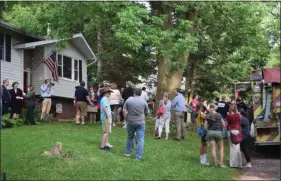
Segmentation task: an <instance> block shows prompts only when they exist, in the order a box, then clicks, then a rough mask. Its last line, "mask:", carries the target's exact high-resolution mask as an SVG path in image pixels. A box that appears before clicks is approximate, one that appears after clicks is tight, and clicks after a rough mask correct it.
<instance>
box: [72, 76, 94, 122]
mask: <svg viewBox="0 0 281 181" xmlns="http://www.w3.org/2000/svg"><path fill="white" fill-rule="evenodd" d="M84 87H85V82H84V81H82V82H80V86H79V87H78V88H77V89H76V90H75V103H76V105H77V114H76V124H80V119H81V122H82V125H83V124H85V116H87V105H88V103H89V104H90V105H91V106H93V103H92V102H91V99H90V97H89V93H88V91H87V90H86V89H85V88H84Z"/></svg>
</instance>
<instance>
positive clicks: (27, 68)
mask: <svg viewBox="0 0 281 181" xmlns="http://www.w3.org/2000/svg"><path fill="white" fill-rule="evenodd" d="M59 41H60V40H46V39H44V38H39V37H33V36H29V35H27V34H25V33H24V32H23V31H21V30H20V29H19V28H18V27H16V26H14V25H11V24H9V23H6V22H3V21H1V20H0V60H1V62H0V63H1V64H0V65H1V77H0V79H1V81H2V80H4V79H9V80H10V82H11V83H12V82H14V81H17V82H19V87H20V88H21V89H23V91H25V92H26V89H27V86H28V85H29V84H32V85H33V86H34V87H35V91H36V95H38V96H39V95H40V85H41V84H43V83H44V80H45V79H52V74H51V71H50V70H49V69H48V67H47V66H46V65H45V64H44V60H45V59H46V58H47V57H48V55H50V54H51V52H52V51H56V58H57V62H58V67H59V68H58V74H59V80H58V81H57V82H54V81H53V79H52V82H53V83H55V86H53V88H52V96H53V105H54V107H55V105H56V104H58V103H60V104H62V107H63V113H62V114H60V115H58V117H59V118H70V117H72V116H74V111H73V97H74V91H75V87H76V86H77V85H79V82H80V81H82V80H83V81H85V82H86V84H87V61H93V60H95V59H96V57H95V55H94V53H93V51H92V50H91V48H90V46H89V45H88V43H87V41H86V40H85V38H84V36H83V35H82V34H75V35H73V37H72V38H69V39H68V40H67V45H66V47H65V48H63V49H59V48H58V46H57V45H58V44H57V43H58V42H59ZM10 88H11V87H10Z"/></svg>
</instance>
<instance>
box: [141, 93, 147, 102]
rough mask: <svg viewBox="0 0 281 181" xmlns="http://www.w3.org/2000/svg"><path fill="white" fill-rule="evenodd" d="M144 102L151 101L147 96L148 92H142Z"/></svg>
mask: <svg viewBox="0 0 281 181" xmlns="http://www.w3.org/2000/svg"><path fill="white" fill-rule="evenodd" d="M140 97H141V98H142V99H143V100H145V101H148V100H149V97H148V95H147V92H145V91H142V92H141V96H140Z"/></svg>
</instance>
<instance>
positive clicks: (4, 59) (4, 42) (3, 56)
mask: <svg viewBox="0 0 281 181" xmlns="http://www.w3.org/2000/svg"><path fill="white" fill-rule="evenodd" d="M1 34H3V51H2V59H0V61H5V62H6V34H5V33H1ZM0 47H1V45H0Z"/></svg>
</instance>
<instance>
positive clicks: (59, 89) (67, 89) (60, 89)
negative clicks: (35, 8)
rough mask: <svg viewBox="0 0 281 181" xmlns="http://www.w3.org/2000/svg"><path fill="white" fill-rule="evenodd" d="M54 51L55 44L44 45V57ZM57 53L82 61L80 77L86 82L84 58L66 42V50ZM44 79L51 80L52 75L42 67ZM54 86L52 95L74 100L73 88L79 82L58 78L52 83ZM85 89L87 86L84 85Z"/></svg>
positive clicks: (45, 67)
mask: <svg viewBox="0 0 281 181" xmlns="http://www.w3.org/2000/svg"><path fill="white" fill-rule="evenodd" d="M54 50H56V45H55V44H49V45H45V56H48V55H49V54H50V53H51V51H54ZM57 53H60V54H63V55H66V56H70V57H72V58H74V59H77V60H82V70H83V71H82V77H83V80H84V81H85V82H87V63H86V60H85V57H84V56H83V55H82V54H81V53H80V52H79V50H78V49H77V48H76V47H75V46H74V45H73V44H72V43H71V42H68V45H67V48H65V49H63V50H60V51H57ZM44 72H45V79H52V73H51V71H50V70H49V69H48V67H47V66H46V65H44ZM54 83H55V86H54V87H53V88H52V95H53V96H58V97H63V98H71V99H73V98H74V92H75V87H76V86H77V85H79V81H74V80H69V79H65V78H62V77H59V81H58V82H54ZM86 87H87V85H86Z"/></svg>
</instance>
